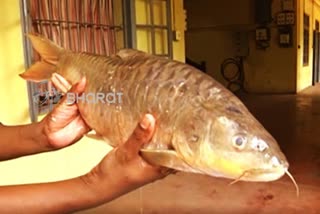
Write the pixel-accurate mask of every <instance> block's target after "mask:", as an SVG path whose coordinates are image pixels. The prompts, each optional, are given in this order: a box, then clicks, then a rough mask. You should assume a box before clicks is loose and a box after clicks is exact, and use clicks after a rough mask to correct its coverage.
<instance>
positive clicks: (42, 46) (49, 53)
mask: <svg viewBox="0 0 320 214" xmlns="http://www.w3.org/2000/svg"><path fill="white" fill-rule="evenodd" d="M28 37H29V39H30V41H31V43H32V46H33V48H34V49H35V50H36V51H37V52H38V53H39V54H40V56H41V59H42V60H43V61H45V62H48V63H50V64H53V65H56V64H57V62H58V60H59V55H60V54H61V52H62V51H63V50H64V49H63V48H61V47H60V46H58V45H56V44H55V43H53V42H52V41H50V40H49V39H47V38H45V37H42V36H36V35H33V34H28Z"/></svg>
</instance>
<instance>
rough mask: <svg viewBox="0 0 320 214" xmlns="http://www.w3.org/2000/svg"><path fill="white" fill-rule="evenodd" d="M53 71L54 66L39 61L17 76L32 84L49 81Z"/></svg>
mask: <svg viewBox="0 0 320 214" xmlns="http://www.w3.org/2000/svg"><path fill="white" fill-rule="evenodd" d="M55 70H56V66H54V65H52V64H50V63H47V62H44V61H39V62H36V63H35V64H33V65H32V66H31V67H30V68H29V69H28V70H26V71H25V72H23V73H22V74H19V75H20V77H22V78H23V79H25V80H29V81H32V82H41V81H44V80H49V79H50V78H51V75H52V74H53V73H54V72H55Z"/></svg>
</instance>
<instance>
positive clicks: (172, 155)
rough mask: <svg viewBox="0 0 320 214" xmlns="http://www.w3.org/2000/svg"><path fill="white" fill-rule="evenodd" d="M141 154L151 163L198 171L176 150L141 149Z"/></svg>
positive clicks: (186, 170) (179, 169)
mask: <svg viewBox="0 0 320 214" xmlns="http://www.w3.org/2000/svg"><path fill="white" fill-rule="evenodd" d="M140 153H141V156H142V157H143V158H144V159H145V160H146V161H147V162H148V163H150V164H152V165H155V166H164V167H167V168H171V169H175V170H178V171H184V172H196V170H194V169H193V168H192V167H190V166H189V165H188V164H187V163H186V162H185V161H183V160H182V159H181V158H180V157H179V156H178V154H177V153H176V152H175V151H174V150H149V149H141V150H140Z"/></svg>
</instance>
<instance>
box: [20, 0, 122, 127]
mask: <svg viewBox="0 0 320 214" xmlns="http://www.w3.org/2000/svg"><path fill="white" fill-rule="evenodd" d="M115 2H116V4H119V2H121V0H115V1H113V0H22V1H21V8H22V17H23V19H24V20H23V22H24V24H23V31H24V33H28V32H34V33H38V34H41V35H43V36H45V37H47V38H49V39H51V40H53V41H54V42H55V43H57V44H59V45H60V46H62V47H64V48H66V49H70V50H73V51H80V52H89V53H95V54H103V55H110V54H112V53H115V52H116V50H117V49H119V48H122V47H123V41H124V38H123V27H122V25H121V20H120V21H116V20H115V18H114V8H113V6H114V3H115ZM119 11H121V10H119ZM118 17H119V16H118ZM120 17H121V15H120ZM116 22H118V23H119V24H118V25H117V24H116ZM24 45H25V59H26V66H27V67H29V66H30V65H31V64H32V62H33V61H34V60H37V59H38V56H37V55H36V54H34V53H33V52H32V47H31V45H30V43H29V42H28V40H27V39H26V38H25V41H24ZM28 94H29V106H30V116H31V120H32V121H36V120H37V117H38V115H40V114H44V113H47V112H49V111H51V110H52V108H53V106H54V104H56V103H57V102H58V101H59V99H60V97H61V95H60V94H58V93H56V90H55V89H54V87H52V85H51V83H50V82H47V81H45V82H42V83H37V84H36V83H31V82H28Z"/></svg>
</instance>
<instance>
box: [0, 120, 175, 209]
mask: <svg viewBox="0 0 320 214" xmlns="http://www.w3.org/2000/svg"><path fill="white" fill-rule="evenodd" d="M154 126H155V121H154V118H153V117H152V116H150V115H146V116H145V117H144V118H143V120H142V121H141V122H140V124H139V125H138V126H137V128H136V129H135V131H134V133H133V134H132V135H131V137H130V138H129V139H128V140H127V142H126V143H124V144H120V146H118V147H117V148H115V149H113V150H112V151H111V152H109V153H108V154H107V155H106V157H105V158H104V159H103V160H102V161H101V162H100V163H99V164H98V165H97V166H96V167H95V168H94V169H93V170H92V171H91V172H89V173H88V174H86V175H83V176H80V177H77V178H74V179H70V180H66V181H59V182H52V183H44V184H29V185H16V186H4V187H0V213H4V214H5V213H59V214H60V213H71V212H75V211H78V210H82V209H87V208H91V207H95V206H98V205H100V204H103V203H106V202H109V201H111V200H113V199H115V198H117V197H119V196H121V195H123V194H126V193H128V192H130V191H132V190H134V189H136V188H138V187H140V186H143V185H145V184H148V183H150V182H153V181H155V180H157V179H160V178H163V177H165V176H166V175H167V173H168V172H170V171H167V169H166V168H160V167H156V166H152V165H149V164H148V163H147V162H145V161H144V160H143V158H141V156H140V155H139V150H140V148H141V147H142V145H143V144H145V143H147V142H148V141H149V140H150V139H151V137H152V135H153V131H154ZM21 211H22V212H21Z"/></svg>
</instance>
